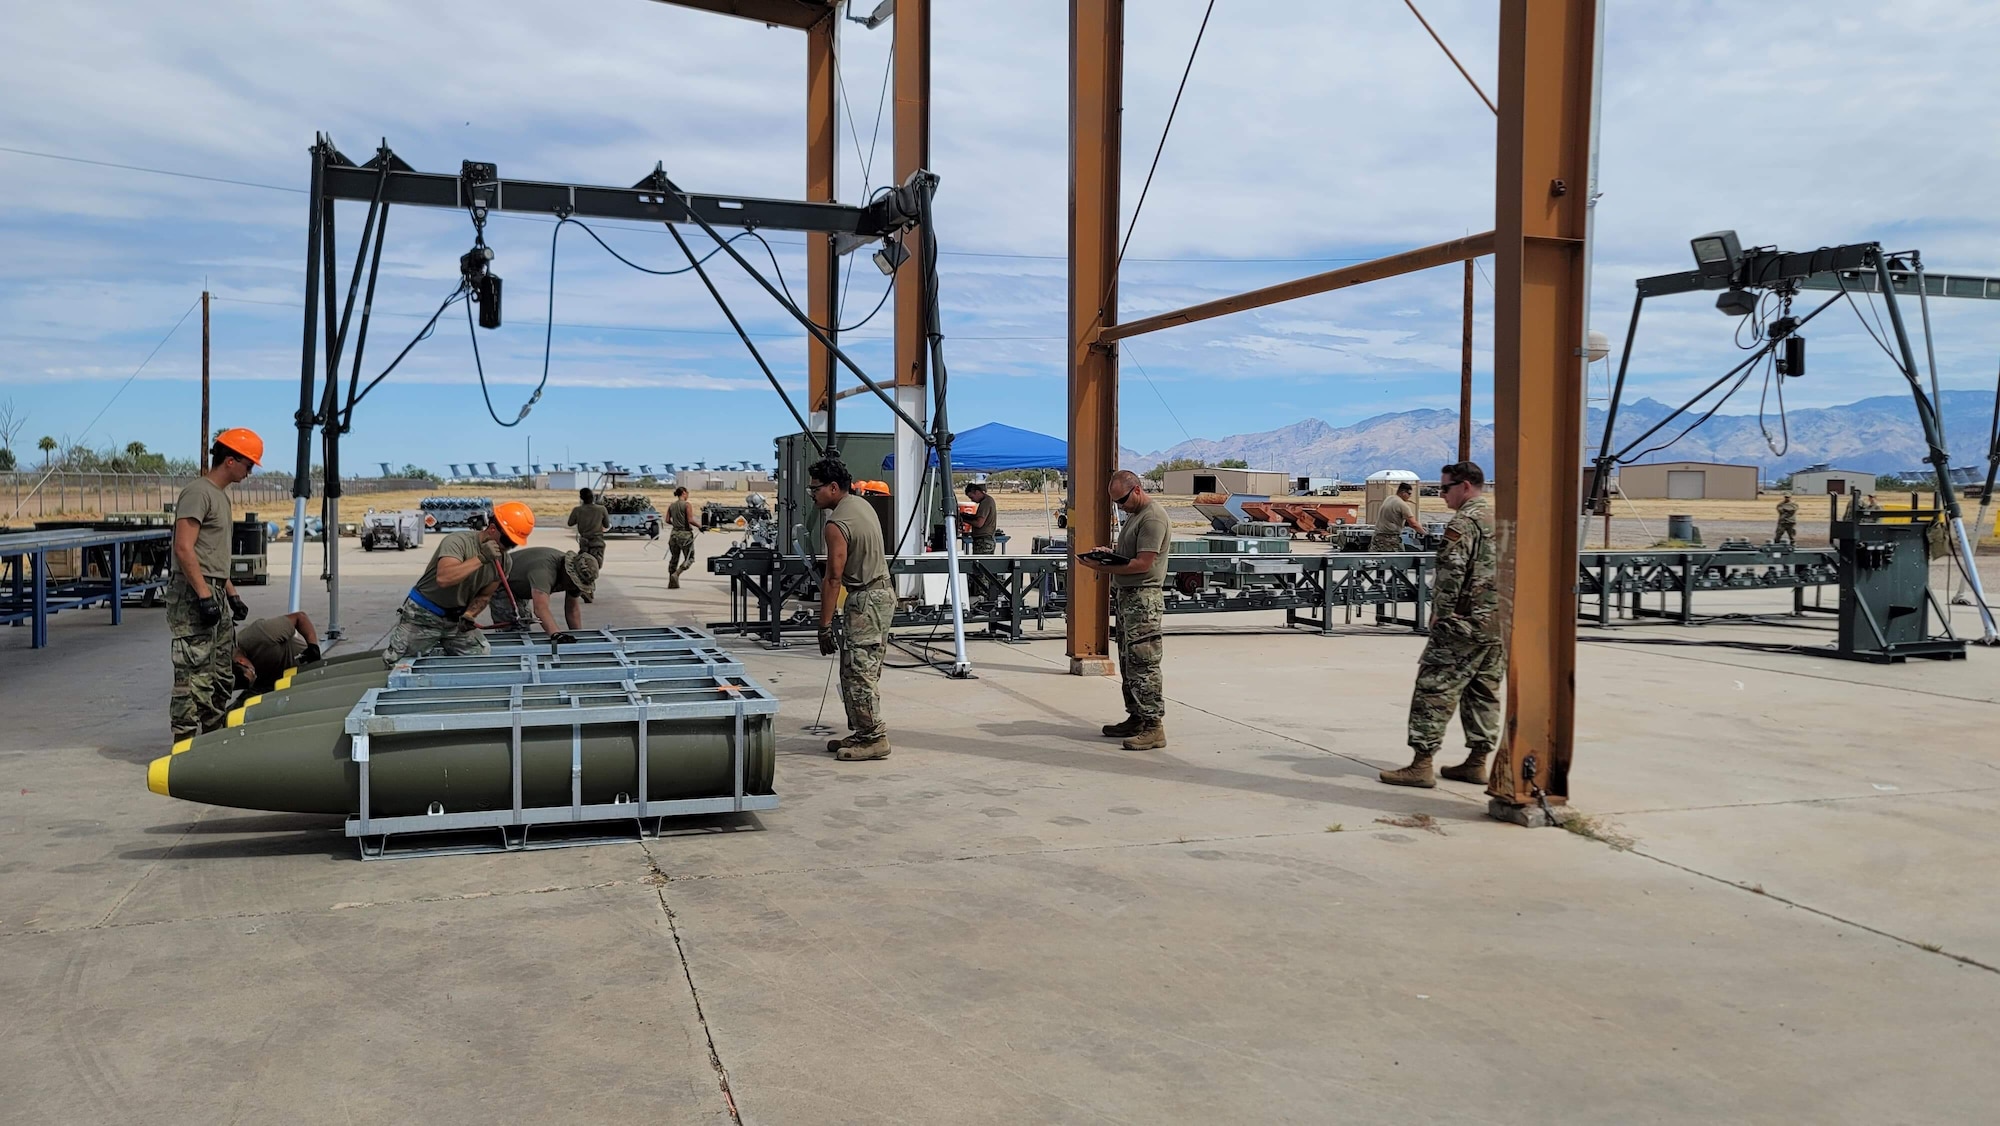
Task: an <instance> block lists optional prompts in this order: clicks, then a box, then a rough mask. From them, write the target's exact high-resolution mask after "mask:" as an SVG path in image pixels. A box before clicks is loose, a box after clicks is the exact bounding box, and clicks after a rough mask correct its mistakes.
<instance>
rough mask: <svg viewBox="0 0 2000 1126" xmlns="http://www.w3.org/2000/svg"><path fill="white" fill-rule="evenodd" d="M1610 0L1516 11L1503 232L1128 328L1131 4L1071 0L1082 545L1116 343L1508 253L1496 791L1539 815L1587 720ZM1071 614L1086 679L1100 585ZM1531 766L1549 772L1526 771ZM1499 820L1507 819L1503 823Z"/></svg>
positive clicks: (1074, 358)
mask: <svg viewBox="0 0 2000 1126" xmlns="http://www.w3.org/2000/svg"><path fill="white" fill-rule="evenodd" d="M1598 4H1599V0H1502V2H1501V5H1500V66H1499V72H1500V86H1499V109H1498V113H1499V126H1498V136H1497V160H1496V175H1495V196H1494V199H1495V208H1494V211H1495V221H1494V229H1493V230H1492V231H1490V232H1486V233H1484V234H1479V235H1472V236H1468V237H1466V238H1462V239H1455V240H1453V241H1451V242H1446V243H1439V244H1437V245H1435V246H1428V247H1423V248H1421V249H1417V250H1411V251H1406V252H1404V253H1401V254H1396V255H1391V256H1388V257H1386V258H1379V259H1376V260H1374V261H1371V262H1364V263H1361V264H1359V265H1355V266H1348V267H1345V268H1342V269H1339V270H1332V271H1328V272H1326V273H1323V274H1316V275H1314V276H1312V277H1308V278H1301V279H1298V280H1296V281H1292V282H1286V283H1283V284H1281V285H1276V286H1270V287H1267V288H1265V289H1260V290H1256V291H1254V292H1251V293H1245V294H1240V295H1238V296H1235V297H1228V298H1223V299H1221V300H1217V301H1209V302H1204V303H1202V304H1200V305H1194V306H1190V307H1188V308H1185V309H1179V310H1175V311H1173V312H1169V313H1163V314H1160V315H1157V316H1153V317H1147V318H1144V319H1142V320H1138V321H1133V322H1131V323H1129V324H1122V325H1121V324H1119V323H1118V309H1117V278H1116V253H1117V245H1116V241H1117V225H1118V176H1119V133H1118V112H1119V100H1120V94H1121V83H1120V73H1121V68H1122V39H1123V30H1124V5H1123V2H1122V0H1071V4H1070V173H1071V177H1070V179H1071V184H1070V193H1071V195H1070V309H1069V322H1070V332H1069V344H1070V347H1069V379H1070V403H1069V405H1070V488H1071V493H1072V500H1073V503H1074V509H1073V515H1072V517H1071V524H1070V535H1071V537H1072V538H1073V539H1074V540H1075V542H1076V546H1077V547H1078V548H1079V549H1083V548H1089V547H1094V546H1099V545H1101V544H1102V543H1103V542H1104V539H1105V536H1106V535H1107V533H1108V531H1109V522H1110V513H1109V511H1108V509H1107V500H1106V498H1105V497H1104V495H1103V492H1102V489H1103V482H1104V481H1105V479H1106V478H1107V477H1108V476H1109V475H1110V473H1111V472H1112V471H1113V470H1114V469H1115V468H1116V465H1115V459H1116V457H1117V448H1118V447H1117V441H1116V436H1117V402H1118V395H1117V389H1118V387H1117V385H1118V366H1117V353H1116V350H1115V345H1116V342H1117V341H1119V340H1123V339H1127V338H1129V337H1132V336H1137V335H1139V334H1141V333H1146V332H1154V331H1158V330H1160V329H1163V328H1170V327H1174V326H1177V325H1183V324H1191V323H1193V322H1195V321H1199V320H1206V319H1208V318H1210V317H1219V316H1224V315H1227V314H1230V313H1236V312H1242V311H1244V310H1247V309H1255V308H1260V307H1263V306H1266V305H1271V304H1275V303H1278V302H1281V301H1290V300H1295V299H1297V298H1299V297H1304V296H1308V295H1311V294H1316V293H1326V292H1330V291H1332V290H1335V289H1340V288H1343V287H1345V286H1351V285H1359V284H1362V283H1364V282H1369V281H1379V280H1381V279H1383V278H1388V277H1394V276H1397V275H1401V274H1406V273H1412V272H1414V271H1417V270H1423V269H1429V268H1431V267H1434V266H1440V265H1445V264H1447V263H1450V262H1470V261H1471V260H1472V259H1474V258H1477V257H1481V256H1483V255H1485V254H1488V253H1490V254H1492V255H1493V256H1494V267H1495V269H1494V275H1495V276H1494V289H1495V300H1494V322H1495V333H1494V336H1495V340H1494V410H1495V416H1496V429H1497V431H1498V433H1497V436H1496V449H1495V461H1496V464H1495V466H1494V474H1493V479H1494V481H1495V482H1496V483H1497V484H1498V485H1499V489H1498V494H1499V498H1498V500H1499V505H1498V507H1499V513H1498V531H1499V535H1498V539H1499V546H1500V555H1501V570H1500V579H1501V586H1502V590H1503V600H1502V613H1503V615H1504V616H1505V618H1506V621H1507V637H1508V655H1509V666H1508V677H1507V729H1506V737H1505V740H1504V742H1503V745H1502V747H1501V748H1500V752H1499V754H1498V755H1497V756H1496V763H1495V768H1494V771H1493V781H1492V783H1491V784H1490V785H1489V787H1488V793H1489V794H1490V795H1491V796H1492V797H1493V798H1494V800H1495V802H1496V805H1497V806H1500V807H1511V808H1520V807H1526V806H1529V805H1531V804H1535V803H1537V802H1538V801H1539V800H1541V799H1542V798H1544V797H1546V798H1547V800H1549V801H1551V802H1558V803H1559V802H1561V801H1563V800H1565V799H1566V797H1567V795H1568V781H1569V762H1570V752H1571V745H1572V741H1573V736H1574V726H1575V709H1576V699H1575V691H1576V690H1575V668H1576V602H1575V598H1574V595H1573V593H1572V586H1573V584H1574V582H1575V578H1576V549H1577V524H1576V521H1575V520H1574V519H1573V518H1572V517H1571V513H1573V512H1574V511H1575V508H1576V502H1577V495H1576V494H1577V489H1578V482H1579V476H1578V474H1579V473H1580V466H1579V460H1580V456H1581V454H1580V451H1581V445H1580V443H1581V435H1582V426H1583V415H1582V405H1583V404H1582V393H1583V346H1584V331H1585V330H1584V304H1585V297H1586V294H1585V288H1586V284H1587V268H1586V267H1587V254H1588V240H1587V233H1588V226H1587V224H1588V214H1587V212H1588V208H1587V200H1588V194H1589V179H1588V174H1589V161H1590V122H1591V107H1592V99H1593V96H1594V91H1593V88H1592V67H1593V61H1594V60H1593V53H1594V51H1595V30H1596V20H1597V11H1598ZM1095 578H1096V576H1095V573H1094V572H1083V573H1082V574H1081V575H1079V576H1078V580H1079V581H1078V582H1077V583H1076V585H1075V586H1074V587H1073V588H1072V593H1071V598H1070V602H1069V652H1070V657H1071V667H1072V671H1097V670H1096V669H1093V668H1091V667H1089V665H1090V663H1091V659H1093V658H1096V659H1097V661H1098V664H1100V665H1101V664H1102V663H1103V662H1102V655H1103V654H1104V653H1105V652H1106V646H1107V644H1108V637H1109V628H1108V621H1107V618H1108V615H1107V614H1106V607H1105V605H1104V598H1105V592H1104V590H1103V589H1102V585H1101V583H1097V582H1092V581H1090V580H1092V579H1095ZM1530 760H1532V761H1533V763H1534V766H1535V769H1534V771H1533V773H1534V778H1533V779H1532V780H1531V779H1530V778H1529V777H1528V774H1529V771H1528V770H1527V769H1525V766H1526V764H1527V763H1528V762H1529V761H1530ZM1498 811H1499V810H1497V809H1496V812H1498Z"/></svg>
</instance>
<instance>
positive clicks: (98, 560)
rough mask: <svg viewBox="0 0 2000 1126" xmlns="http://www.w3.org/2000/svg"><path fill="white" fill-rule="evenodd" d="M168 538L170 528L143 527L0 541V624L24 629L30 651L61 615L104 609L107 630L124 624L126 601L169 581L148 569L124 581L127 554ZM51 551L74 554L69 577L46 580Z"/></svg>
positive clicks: (21, 535)
mask: <svg viewBox="0 0 2000 1126" xmlns="http://www.w3.org/2000/svg"><path fill="white" fill-rule="evenodd" d="M172 538H173V529H172V528H145V527H134V528H128V529H117V530H113V529H91V528H65V529H61V530H51V531H36V532H11V533H8V534H6V535H0V622H4V623H6V624H8V625H19V624H21V623H22V622H27V623H29V628H30V630H31V633H32V645H33V647H34V648H36V649H40V648H42V647H44V646H46V645H47V644H48V643H49V619H50V618H51V617H53V616H54V615H56V614H58V613H61V612H62V611H64V610H81V609H85V608H87V607H90V606H96V605H99V604H108V605H109V606H110V607H111V624H112V625H114V626H115V625H119V624H121V623H122V622H123V621H124V620H125V599H126V598H127V597H129V596H132V595H145V594H148V593H150V592H154V591H158V590H160V589H162V588H164V587H165V586H166V585H167V582H168V581H169V580H170V578H171V577H172V576H171V573H170V570H169V569H168V568H166V567H157V568H154V569H153V570H151V571H150V572H149V573H148V574H146V575H145V576H143V577H134V576H128V575H126V574H125V561H126V558H127V556H128V549H130V548H131V547H132V545H134V544H139V543H151V542H156V541H164V542H171V541H172ZM52 551H77V552H78V553H79V558H78V566H77V574H76V576H75V577H73V578H67V579H51V578H50V577H49V567H48V555H49V553H50V552H52ZM93 564H97V565H99V567H100V570H101V573H100V574H99V575H97V576H96V577H93V576H92V575H91V573H90V572H91V570H92V566H93Z"/></svg>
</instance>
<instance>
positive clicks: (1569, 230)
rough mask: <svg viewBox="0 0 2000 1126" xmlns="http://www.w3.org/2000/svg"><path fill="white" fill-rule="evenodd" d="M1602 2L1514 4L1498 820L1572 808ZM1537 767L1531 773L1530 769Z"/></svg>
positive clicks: (1497, 278) (1504, 35)
mask: <svg viewBox="0 0 2000 1126" xmlns="http://www.w3.org/2000/svg"><path fill="white" fill-rule="evenodd" d="M1596 8H1597V0H1502V2H1501V5H1500V86H1499V101H1500V126H1499V129H1500V131H1499V138H1498V140H1499V143H1498V147H1497V161H1496V163H1497V166H1498V167H1497V171H1498V177H1497V179H1498V183H1497V191H1496V211H1497V214H1496V217H1495V219H1494V228H1495V236H1494V248H1493V249H1494V263H1493V264H1494V271H1493V273H1494V310H1493V312H1494V315H1493V321H1494V340H1493V390H1494V422H1495V429H1496V431H1497V434H1496V443H1495V444H1496V447H1497V448H1496V451H1495V456H1496V461H1497V465H1496V466H1495V473H1494V479H1495V481H1496V483H1497V486H1498V490H1497V491H1498V493H1499V496H1498V507H1499V512H1498V515H1499V536H1498V543H1499V548H1500V588H1501V613H1502V614H1503V615H1504V616H1505V617H1506V620H1507V622H1508V661H1507V721H1506V733H1505V735H1504V737H1503V738H1502V740H1501V745H1500V749H1499V753H1498V754H1497V755H1496V756H1495V759H1496V761H1495V762H1494V764H1493V772H1492V780H1491V782H1490V783H1489V784H1488V785H1487V788H1486V792H1487V794H1488V795H1490V796H1491V798H1492V799H1493V800H1492V801H1491V802H1490V803H1489V805H1488V812H1489V813H1492V814H1493V815H1494V816H1496V817H1501V818H1506V819H1515V820H1520V819H1523V818H1524V817H1525V816H1526V815H1527V814H1529V813H1530V812H1531V811H1532V809H1533V807H1535V805H1536V799H1535V796H1534V790H1535V787H1536V786H1539V787H1540V788H1541V789H1542V790H1543V791H1545V792H1546V793H1547V795H1548V800H1549V801H1550V802H1551V803H1559V802H1562V801H1564V800H1566V799H1567V797H1568V794H1569V763H1570V751H1571V745H1572V742H1573V740H1574V736H1575V726H1576V594H1575V589H1576V551H1577V519H1576V508H1577V493H1578V488H1579V476H1578V474H1579V473H1580V471H1581V470H1580V465H1579V462H1580V459H1581V449H1582V442H1583V370H1584V369H1583V364H1584V360H1583V345H1584V299H1585V293H1584V288H1585V277H1586V273H1585V259H1586V253H1587V249H1586V242H1585V235H1586V233H1587V227H1586V219H1587V214H1586V213H1587V208H1586V206H1585V204H1586V201H1587V198H1588V194H1589V191H1588V185H1589V170H1590V116H1591V72H1592V57H1591V56H1592V52H1593V50H1594V46H1595V27H1594V24H1595V19H1596ZM1531 758H1532V760H1533V762H1534V765H1535V778H1534V780H1533V782H1530V780H1529V779H1528V777H1527V773H1528V772H1527V770H1526V769H1525V765H1526V763H1527V762H1528V760H1529V759H1531Z"/></svg>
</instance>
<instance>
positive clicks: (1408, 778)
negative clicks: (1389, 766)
mask: <svg viewBox="0 0 2000 1126" xmlns="http://www.w3.org/2000/svg"><path fill="white" fill-rule="evenodd" d="M1435 754H1436V752H1434V751H1418V752H1417V753H1416V757H1415V758H1413V759H1411V760H1410V765H1408V766H1406V767H1403V768H1402V769H1400V770H1385V771H1383V772H1382V773H1381V776H1380V777H1381V779H1382V781H1384V782H1386V783H1388V784H1389V785H1391V786H1421V787H1423V788H1424V789H1426V790H1428V789H1433V788H1435V787H1436V786H1437V784H1438V783H1437V778H1435V777H1434V776H1432V774H1431V759H1432V758H1433V757H1434V756H1435Z"/></svg>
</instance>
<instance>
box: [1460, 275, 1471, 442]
mask: <svg viewBox="0 0 2000 1126" xmlns="http://www.w3.org/2000/svg"><path fill="white" fill-rule="evenodd" d="M1459 327H1460V334H1459V341H1458V460H1460V461H1471V460H1472V259H1470V258H1467V259H1466V260H1465V319H1464V320H1463V322H1461V324H1460V326H1459Z"/></svg>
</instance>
